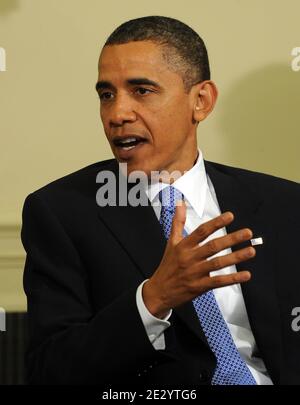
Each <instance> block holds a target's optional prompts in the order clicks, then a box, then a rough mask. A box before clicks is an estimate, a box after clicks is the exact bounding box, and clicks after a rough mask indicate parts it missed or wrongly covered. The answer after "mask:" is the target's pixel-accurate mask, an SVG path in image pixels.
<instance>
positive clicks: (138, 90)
mask: <svg viewBox="0 0 300 405" xmlns="http://www.w3.org/2000/svg"><path fill="white" fill-rule="evenodd" d="M136 91H137V92H139V93H140V95H141V96H144V95H145V94H148V92H149V93H153V91H152V90H149V89H146V88H145V87H138V88H137V89H136Z"/></svg>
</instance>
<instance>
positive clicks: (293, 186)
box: [205, 161, 300, 195]
mask: <svg viewBox="0 0 300 405" xmlns="http://www.w3.org/2000/svg"><path fill="white" fill-rule="evenodd" d="M205 165H206V169H207V171H208V173H210V171H211V170H214V171H218V172H219V173H221V174H223V175H225V176H230V177H232V178H234V179H235V180H236V181H238V182H240V183H241V184H242V183H243V184H244V185H246V186H248V187H251V188H253V189H257V188H259V189H260V191H261V192H262V193H263V194H266V193H280V192H290V193H295V194H296V195H297V194H298V195H300V183H297V182H295V181H291V180H287V179H284V178H281V177H276V176H272V175H270V174H266V173H260V172H255V171H251V170H247V169H242V168H238V167H232V166H227V165H223V164H220V163H215V162H210V161H205Z"/></svg>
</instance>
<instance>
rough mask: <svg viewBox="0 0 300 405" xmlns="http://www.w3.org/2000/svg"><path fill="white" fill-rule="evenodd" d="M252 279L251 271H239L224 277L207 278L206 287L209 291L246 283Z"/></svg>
mask: <svg viewBox="0 0 300 405" xmlns="http://www.w3.org/2000/svg"><path fill="white" fill-rule="evenodd" d="M250 279H251V273H250V272H249V271H239V272H237V273H232V274H227V275H223V276H212V277H207V280H205V281H206V285H207V288H208V290H213V289H215V288H221V287H226V286H229V285H233V284H241V283H246V282H247V281H249V280H250Z"/></svg>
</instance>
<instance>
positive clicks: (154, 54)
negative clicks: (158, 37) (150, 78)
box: [98, 41, 170, 77]
mask: <svg viewBox="0 0 300 405" xmlns="http://www.w3.org/2000/svg"><path fill="white" fill-rule="evenodd" d="M98 69H99V77H100V76H103V75H105V76H107V75H112V74H114V73H117V74H118V75H122V74H132V75H141V74H143V75H145V74H147V73H148V74H154V73H156V74H160V73H166V72H167V71H170V70H169V67H168V65H167V64H166V62H165V61H164V59H163V56H162V48H161V47H160V46H159V45H158V44H155V43H154V42H152V41H136V42H129V43H127V44H120V45H108V46H105V47H104V48H103V50H102V52H101V55H100V58H99V64H98Z"/></svg>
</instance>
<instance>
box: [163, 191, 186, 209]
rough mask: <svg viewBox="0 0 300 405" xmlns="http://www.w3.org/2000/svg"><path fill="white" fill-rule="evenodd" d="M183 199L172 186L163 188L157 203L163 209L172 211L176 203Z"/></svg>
mask: <svg viewBox="0 0 300 405" xmlns="http://www.w3.org/2000/svg"><path fill="white" fill-rule="evenodd" d="M183 199H184V196H183V194H182V193H181V192H180V191H179V190H177V188H175V187H173V186H168V187H165V188H164V189H163V190H161V191H160V192H159V201H160V202H161V205H162V207H165V209H169V210H174V209H175V206H176V202H177V201H179V200H183Z"/></svg>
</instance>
